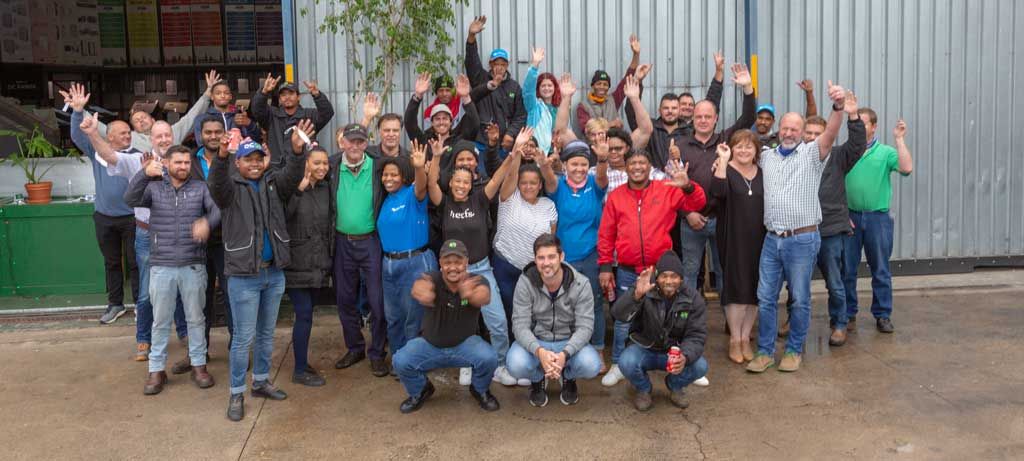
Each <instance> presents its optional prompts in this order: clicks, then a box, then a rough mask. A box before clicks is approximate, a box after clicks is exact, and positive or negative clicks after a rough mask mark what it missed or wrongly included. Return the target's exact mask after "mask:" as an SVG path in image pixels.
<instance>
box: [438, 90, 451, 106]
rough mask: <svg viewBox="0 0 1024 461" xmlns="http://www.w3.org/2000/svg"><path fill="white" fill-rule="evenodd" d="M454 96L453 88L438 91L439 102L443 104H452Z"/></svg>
mask: <svg viewBox="0 0 1024 461" xmlns="http://www.w3.org/2000/svg"><path fill="white" fill-rule="evenodd" d="M454 95H455V94H454V93H452V89H451V88H438V89H437V100H438V101H439V102H440V103H441V104H448V103H450V102H452V96H454Z"/></svg>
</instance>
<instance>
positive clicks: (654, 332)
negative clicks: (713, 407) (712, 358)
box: [612, 250, 708, 411]
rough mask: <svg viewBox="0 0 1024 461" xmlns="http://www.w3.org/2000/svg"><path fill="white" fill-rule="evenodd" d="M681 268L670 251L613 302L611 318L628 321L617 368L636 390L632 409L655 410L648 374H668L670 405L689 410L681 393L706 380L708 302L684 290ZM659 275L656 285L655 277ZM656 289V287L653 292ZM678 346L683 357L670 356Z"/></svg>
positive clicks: (680, 263) (679, 262) (666, 380)
mask: <svg viewBox="0 0 1024 461" xmlns="http://www.w3.org/2000/svg"><path fill="white" fill-rule="evenodd" d="M682 272H683V263H682V262H681V261H679V257H678V256H676V254H675V253H673V252H672V251H671V250H670V251H666V252H665V254H663V255H662V256H661V258H659V259H658V264H657V266H655V267H654V268H651V267H648V268H647V269H646V270H644V271H643V272H641V273H640V275H639V276H637V279H636V286H634V287H632V288H630V289H629V290H628V291H626V293H625V294H624V295H622V296H621V297H619V299H618V300H616V301H615V305H614V306H612V317H614V318H615V320H619V321H621V322H630V327H629V339H630V341H631V342H632V344H630V345H629V346H628V347H627V348H626V350H625V351H624V352H623V353H622V356H621V357H619V369H620V370H622V374H623V375H625V376H626V379H628V380H629V382H631V383H633V386H634V387H636V390H637V393H636V399H635V400H634V402H633V404H634V405H635V406H636V409H637V410H640V411H647V410H649V409H650V408H651V405H652V403H651V380H650V378H648V377H647V371H648V370H667V371H668V373H669V374H668V376H665V386H666V387H668V389H669V391H670V392H671V393H672V395H671V400H672V404H673V405H675V406H677V407H679V408H686V407H688V406H689V402H687V401H686V399H685V397H684V393H683V388H684V387H686V386H687V385H689V384H690V383H692V382H694V381H696V380H697V379H698V378H700V377H701V376H704V375H705V374H706V373H707V371H708V362H707V361H706V360H704V357H703V354H704V340H705V338H706V337H707V335H708V329H707V321H706V320H705V305H704V299H703V298H702V297H701V296H700V295H698V294H697V293H696V292H694V291H692V290H690V289H689V288H686V287H685V286H683V277H682ZM654 276H657V279H656V281H655V282H653V283H652V280H651V278H652V277H654ZM652 288H657V289H654V290H652ZM672 347H678V348H679V349H680V351H681V354H680V355H679V356H677V357H672V356H670V355H669V353H668V352H669V349H670V348H672Z"/></svg>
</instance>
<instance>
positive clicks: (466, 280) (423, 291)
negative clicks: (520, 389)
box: [392, 240, 499, 413]
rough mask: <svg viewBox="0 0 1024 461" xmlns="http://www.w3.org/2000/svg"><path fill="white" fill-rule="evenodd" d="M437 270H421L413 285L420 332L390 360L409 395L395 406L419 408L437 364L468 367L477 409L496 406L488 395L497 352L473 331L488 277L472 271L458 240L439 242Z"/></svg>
mask: <svg viewBox="0 0 1024 461" xmlns="http://www.w3.org/2000/svg"><path fill="white" fill-rule="evenodd" d="M440 262H441V264H440V266H441V270H440V271H439V272H429V273H426V274H423V276H421V277H420V279H419V280H417V281H416V283H414V284H413V286H412V297H413V299H415V300H416V301H417V302H419V303H420V304H421V305H422V306H423V323H422V332H421V336H420V337H418V338H416V339H413V340H411V341H409V342H407V343H406V344H405V346H404V347H402V349H401V350H399V351H398V352H397V353H396V354H395V355H394V358H393V360H392V362H393V364H394V367H395V371H396V372H397V373H398V378H399V379H401V380H402V385H403V386H405V391H406V392H407V393H408V394H409V398H407V399H405V401H404V402H402V405H401V406H400V407H399V410H400V411H401V412H402V413H411V412H414V411H416V410H419V409H420V407H422V406H423V402H425V401H426V400H427V399H428V398H430V396H431V395H433V394H434V385H433V384H431V383H430V380H429V379H427V372H428V371H430V370H434V369H437V368H455V367H472V369H473V384H472V385H471V386H470V387H469V392H470V394H472V395H473V397H474V398H475V399H476V400H477V402H479V403H480V408H483V409H484V410H487V411H496V410H498V408H499V405H498V400H497V399H495V398H494V396H493V395H491V392H490V385H491V378H492V377H493V376H494V370H495V369H496V368H497V367H498V355H497V354H496V353H495V352H494V349H492V348H491V346H490V344H487V343H486V342H484V340H483V339H482V338H480V337H479V336H477V335H476V330H477V322H479V319H480V307H482V306H486V305H487V303H489V302H490V300H491V288H490V285H489V284H488V283H487V280H486V279H484V278H483V277H480V276H478V275H471V274H470V273H469V272H468V271H467V268H468V267H469V250H468V249H467V248H466V245H465V244H464V243H462V242H461V241H459V240H448V241H446V242H444V244H442V245H441V250H440Z"/></svg>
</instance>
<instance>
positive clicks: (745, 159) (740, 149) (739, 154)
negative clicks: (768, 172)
mask: <svg viewBox="0 0 1024 461" xmlns="http://www.w3.org/2000/svg"><path fill="white" fill-rule="evenodd" d="M756 154H757V147H756V146H754V143H753V142H750V141H740V142H738V143H736V145H734V146H732V159H733V161H735V162H736V163H738V164H740V165H743V166H747V165H753V164H754V156H755V155H756Z"/></svg>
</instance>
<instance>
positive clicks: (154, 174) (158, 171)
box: [146, 158, 164, 178]
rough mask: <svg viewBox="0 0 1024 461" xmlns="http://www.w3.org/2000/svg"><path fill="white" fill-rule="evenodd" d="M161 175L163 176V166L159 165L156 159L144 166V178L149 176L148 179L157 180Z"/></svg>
mask: <svg viewBox="0 0 1024 461" xmlns="http://www.w3.org/2000/svg"><path fill="white" fill-rule="evenodd" d="M163 175H164V164H163V163H161V162H160V161H159V160H157V159H156V158H153V160H151V161H150V162H149V163H148V164H147V165H146V176H149V177H150V178H159V177H161V176H163Z"/></svg>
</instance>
